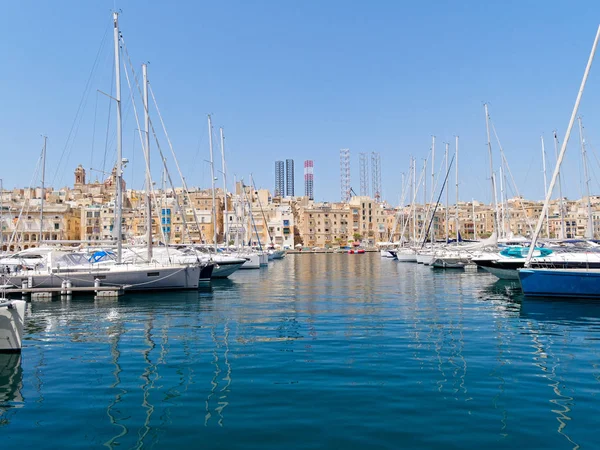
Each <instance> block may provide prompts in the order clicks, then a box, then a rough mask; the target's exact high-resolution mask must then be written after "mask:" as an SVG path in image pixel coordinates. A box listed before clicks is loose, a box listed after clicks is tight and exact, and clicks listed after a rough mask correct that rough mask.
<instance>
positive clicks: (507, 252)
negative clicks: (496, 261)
mask: <svg viewBox="0 0 600 450" xmlns="http://www.w3.org/2000/svg"><path fill="white" fill-rule="evenodd" d="M527 253H529V247H519V246H514V247H507V248H505V249H504V250H502V251H501V252H500V254H501V255H502V256H506V257H507V258H525V257H527ZM551 253H552V250H550V249H549V248H542V247H536V248H535V250H534V252H533V256H536V257H544V256H548V255H549V254H551Z"/></svg>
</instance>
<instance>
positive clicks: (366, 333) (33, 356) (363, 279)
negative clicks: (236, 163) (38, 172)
mask: <svg viewBox="0 0 600 450" xmlns="http://www.w3.org/2000/svg"><path fill="white" fill-rule="evenodd" d="M30 315H31V317H29V319H30V320H29V321H28V323H27V331H26V341H25V342H26V343H27V345H26V347H25V349H24V357H25V360H26V362H28V363H27V364H25V366H24V368H25V369H26V370H24V371H23V370H21V371H20V372H19V374H20V375H19V376H20V382H19V383H20V384H19V383H17V384H18V386H19V387H18V388H17V389H16V391H18V392H19V393H20V395H21V397H24V398H27V400H28V401H29V402H30V403H31V404H32V405H34V406H35V408H21V409H19V410H18V414H15V413H14V411H15V408H10V410H7V409H0V411H1V414H2V417H1V418H0V420H5V419H6V418H7V417H10V421H5V422H3V423H5V424H8V426H11V427H13V426H20V427H22V428H23V427H28V426H29V424H31V423H33V422H34V421H35V420H38V418H44V417H48V416H49V415H52V414H55V411H57V414H58V413H60V414H66V412H69V411H71V408H72V407H74V406H76V407H77V411H78V413H79V414H81V415H82V417H84V418H85V421H87V423H93V424H94V426H93V429H92V430H79V429H77V428H76V427H73V430H72V434H73V435H74V439H77V442H78V443H80V444H81V445H82V446H84V445H93V444H97V443H104V445H105V446H106V447H108V448H115V447H123V448H134V447H135V448H142V447H145V446H151V445H155V446H157V447H175V448H181V447H186V446H189V447H191V446H193V445H197V442H198V439H205V440H206V442H210V443H211V445H212V446H214V447H222V448H228V447H234V446H235V445H236V444H237V443H239V442H240V439H242V438H243V439H246V440H247V442H248V443H249V444H250V445H251V446H254V447H257V448H258V447H260V448H267V447H269V448H281V447H294V444H297V442H300V441H301V439H305V440H304V441H302V442H306V443H307V446H314V447H318V446H320V445H318V444H322V441H319V436H323V433H324V431H326V433H325V435H326V436H327V437H325V439H329V437H330V436H337V437H336V438H331V439H332V440H331V442H336V443H339V445H338V447H340V448H342V447H344V446H345V445H344V444H345V441H344V439H350V438H349V437H348V436H347V435H348V431H347V430H348V429H352V430H353V433H352V439H354V438H356V437H357V436H358V437H359V438H360V439H362V441H361V442H370V443H372V444H373V446H378V445H379V444H381V445H380V446H381V447H390V448H392V447H393V446H394V445H397V442H398V441H399V439H402V438H403V437H406V434H403V433H407V432H408V433H414V436H416V437H415V439H414V440H412V441H411V442H412V443H414V444H415V445H414V448H433V447H439V448H443V447H444V446H446V447H452V446H453V445H455V444H456V442H455V441H446V442H444V439H447V438H448V436H449V435H451V434H452V433H449V432H448V430H459V429H460V430H466V429H477V430H479V431H478V433H480V434H475V435H473V436H475V437H474V438H473V439H474V440H473V442H474V443H475V442H476V443H477V444H481V446H483V445H484V443H485V442H488V441H489V440H490V439H496V440H497V441H496V442H500V443H502V444H504V443H506V445H507V446H508V445H509V444H508V443H509V439H510V440H511V441H510V442H513V441H516V440H521V439H528V438H530V437H532V436H534V437H535V438H537V439H538V441H534V442H533V443H532V446H533V447H536V448H547V447H548V445H542V444H544V442H542V443H540V442H541V441H540V440H543V439H544V438H546V437H547V436H551V437H550V438H548V439H549V441H548V440H547V441H545V443H546V444H547V443H548V442H550V443H552V439H555V438H556V435H557V433H560V438H561V442H560V444H564V443H565V442H566V443H568V444H569V446H572V447H576V445H577V444H575V442H576V443H578V444H581V445H582V446H583V443H584V442H585V438H583V439H582V437H581V435H582V429H584V428H585V425H586V424H589V423H590V421H593V419H594V418H593V417H592V416H591V415H590V418H588V417H586V416H587V415H586V414H584V413H583V412H582V411H585V409H584V410H582V409H581V408H582V407H583V406H582V405H586V402H588V403H587V404H588V408H590V406H589V404H590V400H589V398H590V395H588V393H589V392H592V396H593V395H594V393H595V392H600V389H599V388H598V386H599V383H600V381H598V380H600V369H599V367H600V366H599V364H598V362H597V361H598V355H597V350H596V349H595V346H594V344H595V342H593V340H594V339H596V336H597V332H598V331H599V330H600V327H599V324H600V305H596V304H593V303H589V302H579V303H578V302H572V301H571V302H557V301H551V302H548V301H545V300H539V299H529V298H528V299H523V297H522V295H521V294H520V292H519V291H518V290H516V289H514V288H513V284H512V283H505V282H496V281H494V279H493V277H491V276H489V275H487V274H482V273H474V274H470V273H461V272H457V271H452V272H449V271H432V270H430V269H429V268H427V267H424V266H422V265H416V264H403V263H398V262H395V261H388V260H381V259H380V258H379V257H378V256H377V255H344V254H339V255H299V256H297V257H288V258H286V259H285V260H284V261H278V262H275V263H271V266H270V267H269V269H268V270H259V271H245V272H241V273H239V274H236V275H235V276H233V277H232V278H231V279H226V280H219V281H216V282H215V283H212V285H211V286H210V287H209V286H207V287H204V288H203V289H201V290H199V291H198V292H188V293H179V294H177V293H175V294H171V293H169V294H166V293H165V294H162V293H161V294H154V295H153V294H150V295H144V296H134V295H131V296H126V297H123V298H120V299H118V300H100V299H96V300H94V299H91V298H89V299H78V298H74V299H73V300H71V301H69V302H62V301H52V302H43V303H34V304H32V305H31V310H30ZM82 355H83V356H82ZM574 355H576V356H577V358H579V360H578V361H577V363H576V362H575V360H576V358H575V356H574ZM581 358H583V360H581ZM586 364H588V367H587V368H586V367H585V365H586ZM18 367H19V370H20V365H19V366H18ZM579 369H581V370H583V371H586V370H587V372H585V376H589V378H590V380H589V381H588V382H587V383H588V384H585V385H584V387H583V388H582V385H581V384H578V383H579V382H580V381H579V378H582V377H584V375H582V374H581V373H580V372H579ZM578 377H579V378H578ZM594 377H595V378H594ZM64 378H68V387H69V392H70V393H71V394H72V395H70V396H69V400H68V401H65V399H60V398H58V397H59V396H60V395H63V394H62V393H61V394H60V395H57V389H59V388H57V386H60V382H61V381H62V383H63V385H62V386H64V385H65V384H64V383H65V381H64ZM3 379H4V377H3V376H0V395H3V394H5V392H6V393H9V392H11V390H10V389H9V388H3V387H2V385H1V381H2V380H3ZM16 379H19V377H16ZM57 381H58V382H59V383H58V384H57ZM592 383H595V385H592ZM23 386H25V388H24V387H23ZM381 386H385V388H381ZM27 387H29V391H28V390H27ZM583 394H585V395H583ZM45 396H47V397H45ZM80 399H86V400H80ZM36 400H37V401H39V402H40V403H38V404H35V403H34V402H35V401H36ZM61 401H62V402H63V403H62V404H61ZM84 401H89V405H88V404H85V403H83V402H84ZM13 402H14V400H13ZM21 403H23V404H25V400H21ZM3 404H4V403H3V402H0V408H1V407H2V405H3ZM26 405H27V404H26ZM27 406H28V405H27ZM61 408H62V409H61ZM32 410H33V411H32ZM575 410H576V412H577V413H578V414H575V413H574V411H575ZM248 411H255V412H256V411H259V412H260V421H259V422H257V421H256V418H255V415H252V414H249V413H248ZM364 411H368V412H369V413H368V414H365V412H364ZM415 411H417V413H415ZM7 414H8V415H7ZM10 414H12V415H11V416H9V415H10ZM399 420H401V423H400V424H399ZM526 421H530V422H532V425H531V426H530V427H528V431H527V433H525V432H524V431H523V427H522V424H523V423H525V422H526ZM515 424H516V425H517V426H515ZM202 425H204V426H202ZM511 425H512V426H511ZM221 427H222V428H223V430H221ZM22 428H21V429H22ZM300 429H301V430H303V431H302V433H294V432H293V431H292V430H300ZM383 429H385V430H391V431H388V432H389V435H388V438H389V440H388V441H386V440H384V438H382V437H381V436H382V435H384V434H385V433H381V430H383ZM399 429H402V430H401V431H398V430H399ZM36 430H37V431H36V432H37V433H38V435H40V436H42V435H43V436H53V435H54V434H59V433H56V432H55V430H53V429H52V427H50V426H48V425H47V424H45V423H43V420H42V421H40V423H39V424H38V426H37V428H36ZM240 430H242V431H243V434H240V433H241V431H240ZM248 430H252V431H251V432H248ZM484 432H485V433H486V434H485V435H484V434H483V433H484ZM53 433H54V434H53ZM94 433H96V435H94ZM336 433H337V434H336ZM17 434H18V433H15V435H17ZM90 436H95V437H90ZM340 436H341V437H340ZM411 436H412V434H411ZM419 436H421V437H419ZM423 436H425V437H423ZM482 436H483V437H482ZM490 436H491V437H490ZM466 437H467V438H469V439H471V438H472V437H471V436H470V435H469V436H466ZM93 439H96V441H92V440H93ZM253 439H255V440H253ZM378 439H382V440H378ZM419 439H421V440H419ZM504 439H506V440H504ZM562 439H565V440H564V441H562ZM245 442H246V441H245ZM357 442H358V441H357ZM425 443H426V444H427V445H425ZM587 443H588V444H589V442H587ZM58 444H60V442H57V445H58ZM313 444H314V445H313ZM445 444H447V445H445ZM536 444H538V445H536ZM498 445H500V444H498ZM321 446H322V445H321ZM592 447H593V446H592Z"/></svg>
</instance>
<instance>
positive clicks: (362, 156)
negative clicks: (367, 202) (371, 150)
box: [358, 153, 369, 197]
mask: <svg viewBox="0 0 600 450" xmlns="http://www.w3.org/2000/svg"><path fill="white" fill-rule="evenodd" d="M358 157H359V162H360V166H359V172H360V195H362V196H365V197H368V196H369V157H368V155H367V154H366V153H359V154H358Z"/></svg>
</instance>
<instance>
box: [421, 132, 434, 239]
mask: <svg viewBox="0 0 600 450" xmlns="http://www.w3.org/2000/svg"><path fill="white" fill-rule="evenodd" d="M434 163H435V136H431V202H433V196H434V195H435V192H434V191H435V164H434ZM433 219H434V218H433V217H432V218H431V220H433ZM423 225H425V222H423ZM434 243H435V228H434V229H433V231H432V232H431V245H432V246H433V244H434Z"/></svg>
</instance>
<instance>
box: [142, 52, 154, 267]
mask: <svg viewBox="0 0 600 450" xmlns="http://www.w3.org/2000/svg"><path fill="white" fill-rule="evenodd" d="M142 78H143V81H142V82H143V84H144V129H145V132H144V140H145V142H144V158H145V159H146V245H147V254H148V256H147V258H148V262H150V261H152V198H151V196H150V191H151V190H152V179H151V177H150V113H149V109H148V65H147V64H142Z"/></svg>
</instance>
